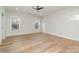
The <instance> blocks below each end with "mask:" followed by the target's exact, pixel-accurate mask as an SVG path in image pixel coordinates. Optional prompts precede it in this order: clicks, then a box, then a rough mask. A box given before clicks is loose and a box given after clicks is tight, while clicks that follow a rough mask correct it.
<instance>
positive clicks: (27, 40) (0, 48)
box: [0, 33, 79, 53]
mask: <svg viewBox="0 0 79 59" xmlns="http://www.w3.org/2000/svg"><path fill="white" fill-rule="evenodd" d="M0 52H1V53H79V42H78V41H74V40H69V39H65V38H61V37H58V36H54V35H49V34H45V33H35V34H28V35H19V36H11V37H7V38H6V39H5V40H4V41H3V43H2V45H0Z"/></svg>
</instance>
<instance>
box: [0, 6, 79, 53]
mask: <svg viewBox="0 0 79 59" xmlns="http://www.w3.org/2000/svg"><path fill="white" fill-rule="evenodd" d="M0 53H79V7H78V6H0Z"/></svg>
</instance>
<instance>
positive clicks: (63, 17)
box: [43, 7, 79, 41]
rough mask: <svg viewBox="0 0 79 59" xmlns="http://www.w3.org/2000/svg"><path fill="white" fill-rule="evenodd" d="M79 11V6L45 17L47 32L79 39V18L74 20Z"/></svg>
mask: <svg viewBox="0 0 79 59" xmlns="http://www.w3.org/2000/svg"><path fill="white" fill-rule="evenodd" d="M75 13H79V7H72V8H68V9H64V10H61V11H57V12H55V13H52V14H51V15H48V16H46V17H44V18H43V20H44V22H45V23H46V25H45V31H44V32H46V33H49V34H52V35H57V36H60V37H65V38H69V39H73V40H78V41H79V20H76V21H75V20H72V19H71V17H72V15H73V14H75Z"/></svg>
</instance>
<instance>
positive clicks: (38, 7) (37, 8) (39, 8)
mask: <svg viewBox="0 0 79 59" xmlns="http://www.w3.org/2000/svg"><path fill="white" fill-rule="evenodd" d="M32 8H33V9H35V10H37V11H39V10H41V9H44V7H41V6H36V7H32Z"/></svg>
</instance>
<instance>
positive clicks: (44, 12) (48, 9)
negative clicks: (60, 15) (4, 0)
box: [5, 6, 68, 16]
mask: <svg viewBox="0 0 79 59" xmlns="http://www.w3.org/2000/svg"><path fill="white" fill-rule="evenodd" d="M32 7H33V6H6V7H5V9H6V10H11V11H17V12H24V13H29V14H32V15H41V16H45V15H48V14H50V13H53V12H56V11H58V10H61V9H65V8H68V7H66V6H43V7H44V9H41V10H40V11H39V12H37V11H36V10H34V9H32ZM16 8H18V9H17V10H16Z"/></svg>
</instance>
